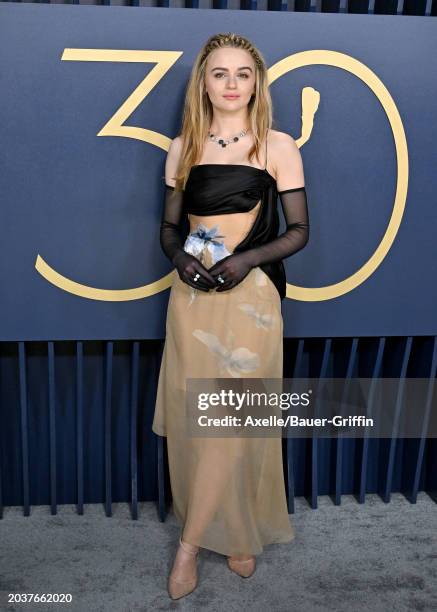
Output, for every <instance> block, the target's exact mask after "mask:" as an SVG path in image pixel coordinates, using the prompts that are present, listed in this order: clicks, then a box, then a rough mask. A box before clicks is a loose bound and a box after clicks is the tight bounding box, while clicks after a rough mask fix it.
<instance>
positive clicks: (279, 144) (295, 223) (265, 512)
mask: <svg viewBox="0 0 437 612" xmlns="http://www.w3.org/2000/svg"><path fill="white" fill-rule="evenodd" d="M271 124H272V104H271V98H270V94H269V89H268V80H267V69H266V65H265V62H264V59H263V57H262V56H261V54H260V52H259V51H258V50H257V49H256V48H255V47H254V46H253V45H252V44H251V43H250V41H248V40H247V39H246V38H244V37H243V36H239V35H236V34H232V33H229V34H217V35H215V36H212V37H211V38H210V39H209V40H208V41H207V43H206V44H205V45H204V47H203V49H202V50H201V51H200V53H199V54H198V56H197V58H196V61H195V63H194V66H193V69H192V74H191V78H190V81H189V84H188V89H187V93H186V101H185V108H184V116H183V123H182V131H181V134H180V135H179V136H178V137H177V138H175V139H174V140H173V141H172V143H171V146H170V148H169V151H168V155H167V160H166V165H165V183H166V196H165V205H164V213H163V218H162V223H161V234H160V237H161V246H162V248H163V250H164V252H165V254H166V255H167V256H168V257H169V259H170V260H171V262H172V264H173V265H174V266H175V268H176V269H177V273H178V275H177V276H176V275H175V279H174V282H173V284H172V287H171V291H170V298H169V303H168V310H167V323H166V339H165V345H164V353H163V358H162V363H161V370H160V375H159V382H158V390H157V399H156V406H155V416H154V421H153V431H154V432H155V433H157V434H158V435H161V436H167V449H168V457H169V470H170V482H171V489H172V496H173V509H174V512H175V515H176V517H177V519H178V520H179V521H180V523H181V524H182V525H183V529H182V532H181V537H180V539H179V548H178V551H177V553H176V557H175V560H174V564H173V568H172V571H171V574H170V576H169V580H168V590H169V594H170V596H171V597H172V598H173V599H178V598H180V597H182V596H184V595H187V594H188V593H190V592H191V591H193V590H194V588H195V587H196V585H197V554H198V552H199V550H200V548H207V549H210V550H213V551H215V552H218V553H221V554H223V555H226V556H227V563H228V566H229V568H230V569H231V570H232V571H234V572H235V573H237V574H239V575H240V576H243V577H248V576H250V575H251V574H252V573H253V572H254V570H255V555H257V554H260V553H261V552H262V550H263V547H264V546H265V545H267V544H270V543H273V542H289V541H290V540H292V539H293V537H294V531H293V528H292V526H291V525H290V521H289V517H288V512H287V503H286V497H285V487H284V475H283V466H282V440H281V437H279V436H278V437H263V438H253V437H227V438H214V437H209V438H208V437H205V438H198V437H192V436H189V435H187V416H186V414H185V395H184V394H185V391H186V381H187V379H188V378H201V379H203V378H216V377H218V378H251V377H252V378H279V379H281V378H282V376H283V362H282V357H283V354H282V340H283V337H282V334H283V320H282V314H281V300H282V299H283V298H284V297H285V290H286V280H285V273H284V266H283V263H282V260H283V259H284V258H285V257H288V256H290V255H291V254H293V253H295V252H297V251H298V250H300V249H301V248H302V247H303V246H305V244H306V242H307V240H308V231H309V229H308V227H309V226H308V212H307V203H306V194H305V186H304V174H303V167H302V159H301V156H300V153H299V149H298V147H297V146H296V144H295V142H294V140H293V139H292V138H291V137H290V136H289V135H288V134H285V133H283V132H278V131H274V130H271V129H270V127H271ZM267 156H268V157H267ZM254 159H256V160H257V161H255V163H253V162H254ZM278 193H279V196H280V200H281V204H282V209H283V212H284V215H285V219H286V223H287V229H286V231H285V232H283V233H282V234H281V235H280V236H278V230H279V216H278V211H277V208H278V207H277V198H278ZM184 219H185V220H188V222H189V235H188V237H186V239H185V240H184V236H183V235H182V236H181V233H180V228H181V224H182V221H183V220H184Z"/></svg>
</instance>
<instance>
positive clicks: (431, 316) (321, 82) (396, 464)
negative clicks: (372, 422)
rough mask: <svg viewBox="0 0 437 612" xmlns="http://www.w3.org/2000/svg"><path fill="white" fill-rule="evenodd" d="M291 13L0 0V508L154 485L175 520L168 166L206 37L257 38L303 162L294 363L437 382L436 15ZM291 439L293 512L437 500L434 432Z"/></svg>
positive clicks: (290, 317) (148, 494)
mask: <svg viewBox="0 0 437 612" xmlns="http://www.w3.org/2000/svg"><path fill="white" fill-rule="evenodd" d="M309 7H310V8H311V7H312V5H311V4H310V5H309ZM428 8H429V7H428ZM283 13H284V11H283V12H282V13H281V14H278V13H277V12H274V11H271V12H269V13H265V12H263V13H261V12H260V11H258V12H254V11H251V12H242V11H219V12H215V13H214V18H215V19H214V30H211V26H210V23H211V11H209V10H199V11H195V12H193V11H185V10H183V9H172V10H171V11H170V12H169V10H167V9H165V8H163V9H160V8H154V9H152V8H150V9H149V8H136V9H132V10H125V9H124V8H123V7H105V8H104V9H103V10H102V7H86V6H81V7H79V6H60V5H58V6H52V5H40V4H39V5H30V4H29V5H27V4H9V3H8V4H6V3H2V4H0V14H1V19H0V23H1V25H0V28H1V30H0V33H1V36H0V49H1V52H0V61H1V62H2V76H1V79H2V85H3V88H2V90H3V92H4V95H3V96H2V102H1V104H2V105H3V116H4V117H5V121H4V122H3V123H2V127H1V130H2V133H1V137H2V143H3V146H2V149H1V167H2V173H1V192H2V194H3V197H2V207H1V210H2V212H1V214H2V223H1V226H0V232H1V238H2V245H3V252H4V254H5V255H6V256H4V257H2V258H1V260H0V275H1V279H2V284H3V287H4V291H3V294H2V300H1V302H0V334H1V335H0V339H1V340H2V342H1V343H0V398H1V405H0V427H1V429H0V445H1V447H0V508H1V505H2V504H5V505H11V504H14V505H15V504H21V503H22V504H23V506H24V508H25V512H28V511H29V508H30V505H31V504H32V503H34V504H35V503H50V504H51V505H52V510H53V511H55V509H56V504H57V503H75V502H76V503H78V508H79V509H81V508H82V504H83V503H84V501H89V502H92V501H94V502H97V501H105V503H106V508H107V512H108V513H110V511H111V501H122V500H130V501H131V502H132V508H133V515H134V516H135V514H136V512H137V501H138V500H139V499H148V500H151V499H156V500H157V501H158V508H159V512H160V516H161V517H163V516H164V514H165V502H166V500H167V501H168V494H169V487H168V478H167V472H166V465H165V445H164V442H163V440H162V439H159V438H157V437H156V436H155V435H154V434H153V433H152V432H151V429H150V426H151V420H152V418H153V407H154V394H155V390H156V381H157V375H158V372H159V364H160V358H161V352H162V342H163V336H164V331H165V327H164V325H165V311H166V303H167V299H168V287H169V286H170V283H171V278H172V272H171V269H169V265H168V261H167V260H166V259H165V257H164V255H163V254H162V253H161V252H160V249H159V240H158V235H159V216H160V210H161V205H162V188H163V162H164V158H165V151H166V150H167V148H168V145H169V142H170V139H171V138H172V137H173V136H174V135H176V134H177V133H178V127H179V120H180V110H181V103H182V100H183V92H184V85H185V83H186V79H187V77H188V74H189V70H190V67H191V64H192V61H193V59H194V57H195V54H196V52H197V51H198V49H199V48H200V46H201V45H202V44H203V42H204V41H205V40H206V38H207V37H208V36H209V35H210V34H212V33H213V32H216V31H230V30H233V31H239V32H240V33H243V34H245V35H246V36H248V37H250V38H251V39H252V40H253V41H254V42H255V44H257V45H258V46H259V47H260V48H261V50H262V52H263V54H264V56H265V58H266V61H267V64H268V66H269V75H270V82H271V90H272V97H273V101H274V107H275V117H276V125H275V127H276V129H280V130H281V131H286V132H288V133H290V134H291V135H293V137H294V138H295V139H296V141H297V142H298V144H299V146H300V147H301V152H302V156H303V159H304V165H305V176H306V184H307V191H308V195H309V205H310V216H311V227H312V232H311V240H310V243H309V245H308V247H307V248H306V249H305V250H304V251H302V252H301V253H299V254H297V255H296V256H295V257H293V258H290V260H288V261H287V262H286V268H287V277H288V283H289V286H288V294H287V296H288V297H287V299H286V300H284V304H283V315H284V322H285V336H286V339H285V352H284V360H285V361H284V375H285V376H293V375H294V376H298V375H303V376H305V375H308V376H321V377H324V376H327V377H332V376H390V377H392V376H420V377H427V376H429V377H431V378H434V377H435V369H436V337H435V334H436V317H435V306H436V304H437V300H436V288H435V284H434V283H433V282H432V279H433V278H435V257H434V251H435V247H434V234H435V226H436V212H435V207H434V206H433V197H432V193H433V188H434V183H433V181H434V179H433V175H432V172H431V168H432V167H433V166H434V164H435V148H434V147H433V146H432V144H433V143H432V139H431V138H430V137H429V134H430V131H429V126H430V125H432V124H434V123H435V119H436V117H435V116H434V115H435V106H434V105H433V104H432V101H433V100H434V99H435V97H436V93H437V92H436V83H435V80H434V79H432V78H429V77H430V75H431V74H433V71H434V69H435V66H433V62H435V57H436V54H435V51H436V46H437V45H436V43H435V40H436V37H435V33H436V32H435V28H436V27H437V26H436V25H435V24H436V23H437V22H435V20H434V19H433V18H431V17H429V18H426V17H425V18H424V17H421V18H419V17H418V18H413V17H409V18H400V17H394V16H393V17H389V16H384V17H382V16H381V17H380V16H378V17H377V16H371V17H370V16H369V15H366V16H358V15H357V16H353V15H344V14H342V15H327V14H322V13H316V14H315V13H314V12H312V13H311V14H298V13H291V12H287V14H286V15H284V14H283ZM169 15H171V16H172V17H173V20H172V23H171V26H172V36H171V38H170V37H169V23H170V22H169ZM369 19H371V21H372V29H371V33H372V44H369ZM176 24H177V25H176ZM394 24H396V27H394ZM272 31H274V32H275V36H271V35H269V32H270V33H271V32H272ZM187 32H190V36H187ZM169 40H171V45H169V42H168V41H169ZM132 92H136V97H131V94H132ZM97 136H100V138H97ZM102 136H104V138H101V137H102ZM284 445H285V447H286V448H285V451H286V452H285V465H284V468H285V470H286V475H287V493H288V498H289V504H290V511H293V496H294V495H295V494H297V495H307V496H308V498H309V500H310V503H311V504H312V506H313V507H316V505H317V495H319V494H324V493H330V494H332V495H333V496H334V499H335V501H336V503H339V502H340V499H341V494H342V493H347V492H354V493H356V494H357V497H358V499H359V500H360V501H364V497H365V493H366V492H370V491H378V492H380V494H381V495H382V497H383V498H384V499H385V500H386V501H389V499H390V492H391V491H394V490H402V491H404V492H405V494H406V496H407V498H408V499H409V500H410V501H414V500H415V496H416V494H417V491H418V490H420V489H425V490H427V491H428V492H429V493H430V494H431V495H434V494H435V490H436V480H437V478H436V474H437V469H436V463H437V454H436V445H435V443H434V441H431V440H426V438H425V437H424V438H423V439H421V440H405V441H401V440H396V439H395V438H393V439H392V440H382V441H381V440H372V441H369V442H368V443H366V442H363V440H356V441H354V440H352V441H351V440H348V441H347V442H346V441H345V442H343V443H340V442H336V441H335V440H323V441H318V442H315V441H308V440H294V441H293V440H287V441H284Z"/></svg>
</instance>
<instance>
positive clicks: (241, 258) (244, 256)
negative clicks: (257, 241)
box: [208, 250, 255, 291]
mask: <svg viewBox="0 0 437 612" xmlns="http://www.w3.org/2000/svg"><path fill="white" fill-rule="evenodd" d="M253 267H255V260H254V257H253V254H252V253H251V251H250V250H249V251H245V252H243V253H232V254H231V255H228V256H227V257H224V258H223V259H220V261H218V262H217V263H215V264H214V265H213V266H212V267H211V268H208V272H209V273H210V274H211V276H212V277H213V278H215V281H216V283H217V289H216V291H227V290H228V289H232V288H233V287H235V286H236V285H238V284H239V283H241V281H242V280H243V279H245V278H246V276H247V275H248V274H249V272H250V271H251V270H252V268H253ZM220 278H222V279H223V280H224V282H220Z"/></svg>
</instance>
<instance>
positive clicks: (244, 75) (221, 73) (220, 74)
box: [215, 72, 249, 79]
mask: <svg viewBox="0 0 437 612" xmlns="http://www.w3.org/2000/svg"><path fill="white" fill-rule="evenodd" d="M223 75H224V72H216V73H215V76H216V77H219V76H223ZM238 76H242V77H244V78H245V79H248V78H249V75H248V74H246V73H245V72H242V73H241V74H239V75H238Z"/></svg>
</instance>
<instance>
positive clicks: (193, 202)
mask: <svg viewBox="0 0 437 612" xmlns="http://www.w3.org/2000/svg"><path fill="white" fill-rule="evenodd" d="M260 200H261V205H260V208H259V211H258V214H257V216H256V218H255V221H254V223H253V225H252V227H251V229H250V230H249V233H248V234H247V236H245V238H244V239H243V240H242V242H240V243H239V244H238V245H237V246H236V247H235V248H234V252H235V253H238V252H239V251H246V250H248V249H252V248H255V247H258V246H261V245H263V244H266V243H267V242H270V241H271V240H274V239H275V238H276V237H277V236H278V232H279V215H278V191H277V186H276V181H275V179H274V178H273V176H272V175H271V174H269V173H268V172H267V170H265V169H263V168H256V167H255V166H249V165H246V164H198V165H195V166H192V168H191V170H190V174H189V177H188V179H187V182H186V185H185V191H184V202H183V203H184V212H185V213H186V214H194V215H219V214H228V213H236V212H249V211H250V210H251V209H252V208H254V207H255V206H256V205H257V203H258V202H259V201H260ZM260 268H261V269H262V270H263V271H264V272H265V273H266V274H267V276H268V277H269V278H270V279H271V280H272V282H273V283H274V285H275V287H276V288H277V290H278V293H279V295H280V298H281V300H283V299H284V298H285V295H286V275H285V269H284V264H283V262H282V261H277V262H274V263H268V264H261V265H260Z"/></svg>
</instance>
